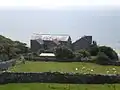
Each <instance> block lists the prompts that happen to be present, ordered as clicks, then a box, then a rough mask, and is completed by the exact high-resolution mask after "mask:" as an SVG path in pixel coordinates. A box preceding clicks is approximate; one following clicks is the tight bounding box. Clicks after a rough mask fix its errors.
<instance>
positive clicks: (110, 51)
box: [99, 46, 118, 61]
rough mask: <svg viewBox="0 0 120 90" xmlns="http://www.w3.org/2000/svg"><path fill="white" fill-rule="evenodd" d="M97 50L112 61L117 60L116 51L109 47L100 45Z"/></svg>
mask: <svg viewBox="0 0 120 90" xmlns="http://www.w3.org/2000/svg"><path fill="white" fill-rule="evenodd" d="M99 51H100V52H104V53H105V54H106V55H107V56H108V57H109V58H110V59H111V60H112V61H117V60H118V55H117V53H116V52H115V51H114V50H113V49H112V48H111V47H107V46H100V47H99Z"/></svg>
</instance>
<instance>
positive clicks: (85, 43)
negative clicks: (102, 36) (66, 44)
mask: <svg viewBox="0 0 120 90" xmlns="http://www.w3.org/2000/svg"><path fill="white" fill-rule="evenodd" d="M91 44H92V36H83V37H81V38H80V39H78V40H76V41H75V42H74V43H73V44H72V48H73V50H74V51H77V50H80V49H89V48H90V45H91Z"/></svg>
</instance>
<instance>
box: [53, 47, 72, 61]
mask: <svg viewBox="0 0 120 90" xmlns="http://www.w3.org/2000/svg"><path fill="white" fill-rule="evenodd" d="M55 56H56V57H57V58H64V59H68V58H69V59H70V58H74V53H73V52H72V50H71V49H69V48H67V47H65V46H59V47H57V48H55Z"/></svg>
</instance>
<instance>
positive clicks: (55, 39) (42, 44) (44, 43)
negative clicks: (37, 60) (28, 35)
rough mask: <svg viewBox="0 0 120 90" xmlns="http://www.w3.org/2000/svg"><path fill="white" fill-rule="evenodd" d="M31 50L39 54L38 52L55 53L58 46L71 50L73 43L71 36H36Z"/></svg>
mask: <svg viewBox="0 0 120 90" xmlns="http://www.w3.org/2000/svg"><path fill="white" fill-rule="evenodd" d="M30 41H31V50H32V51H33V52H37V51H38V50H47V51H53V49H54V48H55V47H56V46H58V45H64V46H67V47H70V48H71V45H72V41H71V37H70V36H69V35H57V34H40V35H36V36H35V37H34V38H32V39H31V40H30Z"/></svg>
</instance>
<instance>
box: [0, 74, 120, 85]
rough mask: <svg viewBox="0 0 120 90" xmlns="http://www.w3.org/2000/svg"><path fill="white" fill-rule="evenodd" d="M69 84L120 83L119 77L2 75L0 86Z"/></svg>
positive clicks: (91, 75) (92, 75) (94, 75)
mask: <svg viewBox="0 0 120 90" xmlns="http://www.w3.org/2000/svg"><path fill="white" fill-rule="evenodd" d="M35 82H36V83H37V82H40V83H70V84H106V83H107V84H113V83H120V75H96V74H73V73H59V72H53V73H51V72H44V73H8V72H6V73H2V74H0V84H7V83H35Z"/></svg>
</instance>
